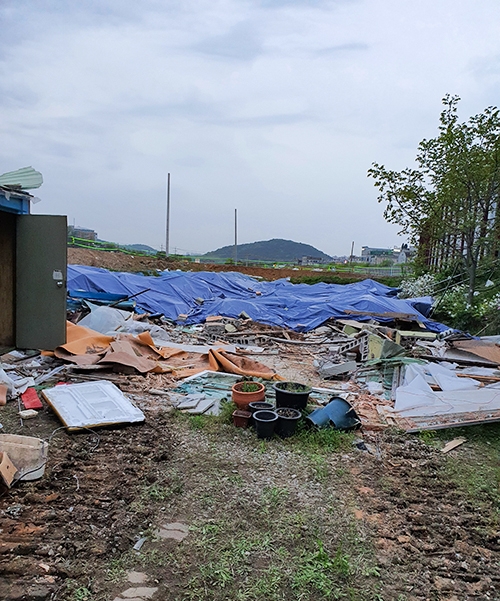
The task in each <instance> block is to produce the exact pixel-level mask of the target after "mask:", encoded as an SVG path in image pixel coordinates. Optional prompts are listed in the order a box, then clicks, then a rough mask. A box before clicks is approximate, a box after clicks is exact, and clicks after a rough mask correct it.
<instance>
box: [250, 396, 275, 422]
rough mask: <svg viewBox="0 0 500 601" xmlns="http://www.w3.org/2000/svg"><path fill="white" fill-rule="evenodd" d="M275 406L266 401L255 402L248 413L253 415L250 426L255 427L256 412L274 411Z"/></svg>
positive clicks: (251, 404)
mask: <svg viewBox="0 0 500 601" xmlns="http://www.w3.org/2000/svg"><path fill="white" fill-rule="evenodd" d="M273 410H274V405H273V404H272V403H266V402H264V401H254V402H253V403H250V404H249V405H248V411H250V413H251V414H252V417H251V418H250V425H251V426H255V422H254V421H253V414H254V413H255V412H256V411H273Z"/></svg>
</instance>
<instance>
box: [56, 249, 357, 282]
mask: <svg viewBox="0 0 500 601" xmlns="http://www.w3.org/2000/svg"><path fill="white" fill-rule="evenodd" d="M68 263H69V264H70V265H90V266H91V267H104V268H105V269H111V270H113V271H131V272H149V271H154V270H157V269H159V270H164V269H181V270H182V271H221V272H228V271H239V272H240V273H245V274H247V275H252V276H258V277H262V278H264V279H265V280H268V281H273V280H279V279H281V278H288V277H290V278H296V277H297V276H298V275H300V276H301V277H317V276H318V272H317V271H313V270H312V269H302V268H301V269H300V270H294V269H289V268H287V269H271V268H264V267H245V266H244V265H238V266H234V265H216V264H212V263H194V262H191V261H176V260H174V259H157V258H156V257H147V256H141V255H137V256H136V255H128V254H125V253H123V252H120V251H103V250H91V249H87V248H68ZM335 276H336V277H340V278H344V279H348V280H352V279H359V280H362V279H364V277H363V276H358V275H355V274H352V273H345V272H335Z"/></svg>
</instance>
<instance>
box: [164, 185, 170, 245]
mask: <svg viewBox="0 0 500 601" xmlns="http://www.w3.org/2000/svg"><path fill="white" fill-rule="evenodd" d="M169 254H170V173H168V174H167V235H166V240H165V256H166V257H168V255H169Z"/></svg>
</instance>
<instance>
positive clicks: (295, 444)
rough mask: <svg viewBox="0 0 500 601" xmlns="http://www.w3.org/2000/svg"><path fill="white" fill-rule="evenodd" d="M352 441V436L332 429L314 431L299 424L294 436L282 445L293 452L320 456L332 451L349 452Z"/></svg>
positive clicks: (301, 423)
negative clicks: (304, 452) (297, 451)
mask: <svg viewBox="0 0 500 601" xmlns="http://www.w3.org/2000/svg"><path fill="white" fill-rule="evenodd" d="M353 440H354V434H351V433H347V432H341V431H340V430H334V429H333V428H324V429H322V430H316V429H314V428H310V427H308V426H307V425H305V424H304V423H303V422H299V424H298V426H297V432H296V434H295V436H291V437H290V438H287V439H286V440H285V441H284V443H285V444H286V445H287V446H289V447H291V448H292V449H294V450H299V451H306V452H312V453H315V454H322V453H331V452H332V451H333V452H335V451H350V450H352V441H353Z"/></svg>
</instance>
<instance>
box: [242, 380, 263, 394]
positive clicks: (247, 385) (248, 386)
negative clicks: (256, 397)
mask: <svg viewBox="0 0 500 601" xmlns="http://www.w3.org/2000/svg"><path fill="white" fill-rule="evenodd" d="M239 389H240V392H257V391H258V390H260V385H259V384H257V382H242V384H240V386H239Z"/></svg>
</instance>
